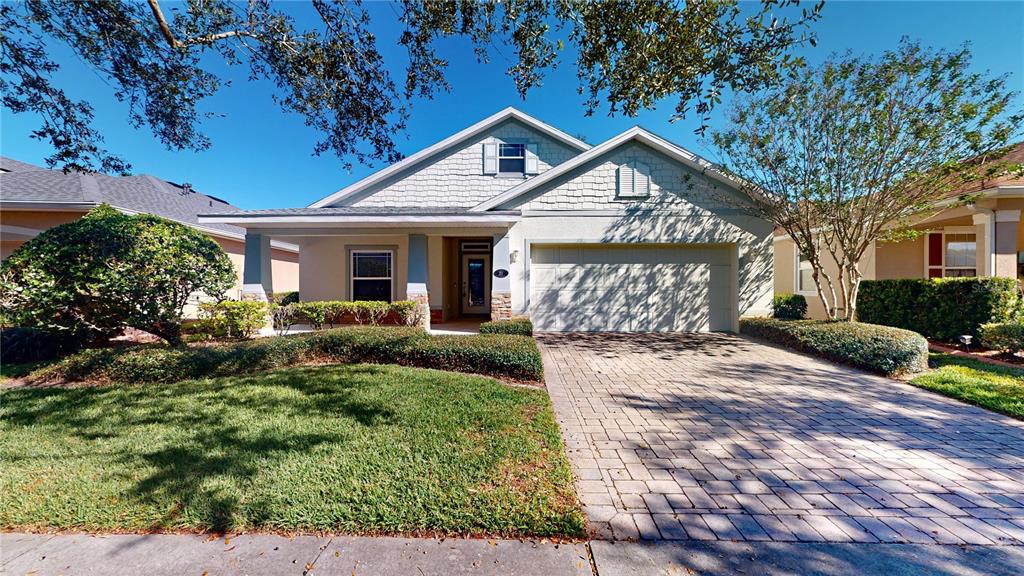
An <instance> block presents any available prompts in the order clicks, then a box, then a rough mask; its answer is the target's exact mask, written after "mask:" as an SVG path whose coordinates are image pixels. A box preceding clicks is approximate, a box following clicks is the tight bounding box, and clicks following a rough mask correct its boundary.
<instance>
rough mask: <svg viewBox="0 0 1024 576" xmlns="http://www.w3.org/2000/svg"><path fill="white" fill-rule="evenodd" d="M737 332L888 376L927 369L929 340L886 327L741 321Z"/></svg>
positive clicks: (788, 321)
mask: <svg viewBox="0 0 1024 576" xmlns="http://www.w3.org/2000/svg"><path fill="white" fill-rule="evenodd" d="M740 333H742V334H747V335H749V336H753V337H755V338H762V339H764V340H768V341H769V342H774V343H776V344H782V345H784V346H787V347H789V348H793V349H795V350H799V351H801V352H808V353H810V354H814V355H816V356H821V357H822V358H826V359H828V360H832V361H833V362H838V363H841V364H847V365H850V366H854V367H857V368H863V369H865V370H870V371H872V372H877V373H879V374H885V375H887V376H892V375H899V374H905V373H911V372H921V371H923V370H925V369H926V368H927V367H928V341H927V340H925V339H924V337H922V336H921V335H920V334H916V333H914V332H911V331H909V330H903V329H900V328H892V327H889V326H879V325H877V324H865V323H863V322H839V321H833V322H826V321H820V320H777V319H774V318H743V319H741V320H740Z"/></svg>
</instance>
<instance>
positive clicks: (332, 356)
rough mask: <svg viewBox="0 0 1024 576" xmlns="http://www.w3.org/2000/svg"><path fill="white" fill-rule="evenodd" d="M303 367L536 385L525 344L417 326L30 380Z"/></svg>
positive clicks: (104, 354)
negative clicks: (358, 367) (413, 369)
mask: <svg viewBox="0 0 1024 576" xmlns="http://www.w3.org/2000/svg"><path fill="white" fill-rule="evenodd" d="M304 362H334V363H358V362H370V363H379V364H385V363H390V364H403V365H407V366H417V367H421V368H436V369H439V370H453V371H459V372H470V373H476V374H486V375H490V376H499V377H508V378H515V379H520V380H540V379H541V378H542V376H543V370H542V367H541V360H540V352H539V351H538V350H537V345H536V343H535V342H534V341H533V339H531V338H524V337H521V336H511V335H504V334H480V335H475V336H431V335H430V334H428V333H426V332H425V331H423V330H421V329H419V328H407V327H396V328H378V327H370V326H353V327H348V328H339V329H336V330H322V331H319V332H310V333H307V334H296V335H292V336H279V337H273V338H263V339H259V340H252V341H247V342H237V343H232V344H222V345H216V346H198V347H188V348H171V347H166V346H133V347H127V348H117V349H113V348H111V349H99V350H85V351H82V352H80V353H78V354H75V355H73V356H69V357H68V358H65V359H64V360H62V361H60V362H58V363H56V364H54V365H52V366H49V367H47V368H43V369H41V370H38V371H37V372H35V373H33V374H31V375H30V376H29V379H30V381H34V382H52V381H66V382H71V381H107V382H124V383H132V382H176V381H179V380H186V379H192V378H205V377H217V376H229V375H232V374H243V373H252V372H262V371H266V370H272V369H275V368H282V367H285V366H291V365H295V364H301V363H304Z"/></svg>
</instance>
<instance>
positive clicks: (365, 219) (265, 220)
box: [199, 214, 522, 228]
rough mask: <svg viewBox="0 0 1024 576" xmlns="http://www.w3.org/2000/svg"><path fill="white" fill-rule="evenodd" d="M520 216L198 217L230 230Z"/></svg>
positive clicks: (461, 222) (498, 220)
mask: <svg viewBox="0 0 1024 576" xmlns="http://www.w3.org/2000/svg"><path fill="white" fill-rule="evenodd" d="M521 219H522V216H520V215H518V214H470V215H461V214H460V215H438V214H430V215H408V214H406V215H399V214H396V215H377V214H366V215H351V214H345V215H338V214H325V215H311V214H306V215H286V214H279V215H241V214H237V215H229V214H224V215H214V214H208V215H200V216H199V221H200V222H207V223H216V224H232V225H234V226H241V227H243V228H246V227H253V228H258V227H263V226H266V225H268V224H275V225H280V224H286V225H301V226H319V225H323V224H337V225H347V226H352V225H362V226H378V225H385V226H417V225H418V226H437V225H446V226H475V225H480V224H498V225H505V226H511V225H512V224H515V223H516V222H519V221H520V220H521Z"/></svg>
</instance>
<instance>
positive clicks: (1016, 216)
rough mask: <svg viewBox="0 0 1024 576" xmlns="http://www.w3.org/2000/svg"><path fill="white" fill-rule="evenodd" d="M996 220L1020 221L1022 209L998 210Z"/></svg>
mask: <svg viewBox="0 0 1024 576" xmlns="http://www.w3.org/2000/svg"><path fill="white" fill-rule="evenodd" d="M996 222H1020V210H996Z"/></svg>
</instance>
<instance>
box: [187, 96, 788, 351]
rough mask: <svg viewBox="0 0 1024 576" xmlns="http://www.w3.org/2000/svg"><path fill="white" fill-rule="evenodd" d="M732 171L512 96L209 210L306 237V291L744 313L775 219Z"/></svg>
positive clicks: (571, 320) (768, 259)
mask: <svg viewBox="0 0 1024 576" xmlns="http://www.w3.org/2000/svg"><path fill="white" fill-rule="evenodd" d="M732 194H735V189H734V186H733V184H732V182H731V181H730V180H729V179H728V178H726V177H725V176H723V175H722V174H720V173H719V172H718V171H716V170H715V169H714V167H713V166H712V165H711V164H710V163H709V162H707V161H705V160H703V159H702V158H700V157H698V156H696V155H695V154H693V153H691V152H689V151H687V150H685V149H683V148H681V147H679V146H676V145H675V144H672V143H671V142H668V141H667V140H665V139H663V138H660V137H659V136H657V135H655V134H652V133H651V132H648V131H647V130H644V129H643V128H640V127H634V128H631V129H629V130H627V131H625V132H623V133H622V134H619V135H618V136H615V137H614V138H611V139H609V140H607V141H605V142H602V143H601V144H599V145H597V146H591V145H589V144H587V143H585V142H582V141H580V140H578V139H576V138H573V137H572V136H569V135H568V134H566V133H564V132H562V131H560V130H558V129H556V128H554V127H552V126H549V125H547V124H545V123H543V122H541V121H539V120H537V119H536V118H533V117H531V116H528V115H527V114H524V113H522V112H520V111H518V110H515V109H513V108H507V109H505V110H502V111H501V112H498V113H497V114H495V115H493V116H491V117H489V118H486V119H484V120H483V121H481V122H478V123H476V124H474V125H472V126H470V127H468V128H466V129H464V130H462V131H460V132H457V133H456V134H454V135H452V136H450V137H448V138H446V139H444V140H442V141H441V142H438V143H437V144H435V145H433V146H430V147H428V148H426V149H424V150H421V151H419V152H417V153H416V154H413V155H411V156H409V157H407V158H406V159H404V160H402V161H401V162H398V163H396V164H393V165H391V166H388V167H387V168H384V169H383V170H380V171H379V172H377V173H375V174H373V175H371V176H369V177H367V178H364V179H363V180H360V181H359V182H356V183H355V184H352V185H351V186H348V187H346V188H344V189H342V190H339V191H338V192H335V193H334V194H331V195H330V196H327V197H326V198H323V199H322V200H319V201H317V202H315V203H313V204H311V205H310V206H309V207H306V208H283V209H275V210H252V211H245V212H239V213H230V214H210V215H204V216H201V217H200V220H201V221H202V222H207V223H219V224H233V225H235V226H240V227H242V228H245V229H246V259H245V262H246V271H245V290H246V291H247V292H248V293H250V294H252V295H254V296H258V297H262V295H263V292H264V291H265V289H264V287H265V286H269V285H271V282H270V280H271V278H270V275H271V267H270V266H269V264H268V262H269V257H270V250H269V246H270V241H271V239H274V240H281V241H286V242H289V243H292V244H297V245H299V246H300V252H299V254H300V267H299V270H300V278H299V292H300V297H301V299H302V300H368V299H385V300H393V299H409V300H415V301H417V302H419V303H420V304H421V305H423V306H424V307H429V309H430V315H429V316H430V319H431V321H432V322H434V323H441V322H448V321H451V320H454V319H458V318H461V317H467V316H480V317H491V318H507V317H509V316H511V315H517V314H526V315H529V316H530V317H531V318H532V320H533V322H534V325H535V327H536V329H537V330H542V331H543V330H549V331H577V330H578V331H708V330H736V329H737V322H738V319H739V317H740V315H745V314H763V313H766V312H767V310H768V307H769V304H770V300H771V296H772V228H771V226H770V225H769V224H768V223H767V222H765V221H763V220H760V219H757V218H753V217H750V216H749V215H747V214H745V213H744V212H743V211H742V210H738V209H736V208H735V206H736V203H735V201H731V200H729V201H727V200H728V198H727V195H732Z"/></svg>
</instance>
